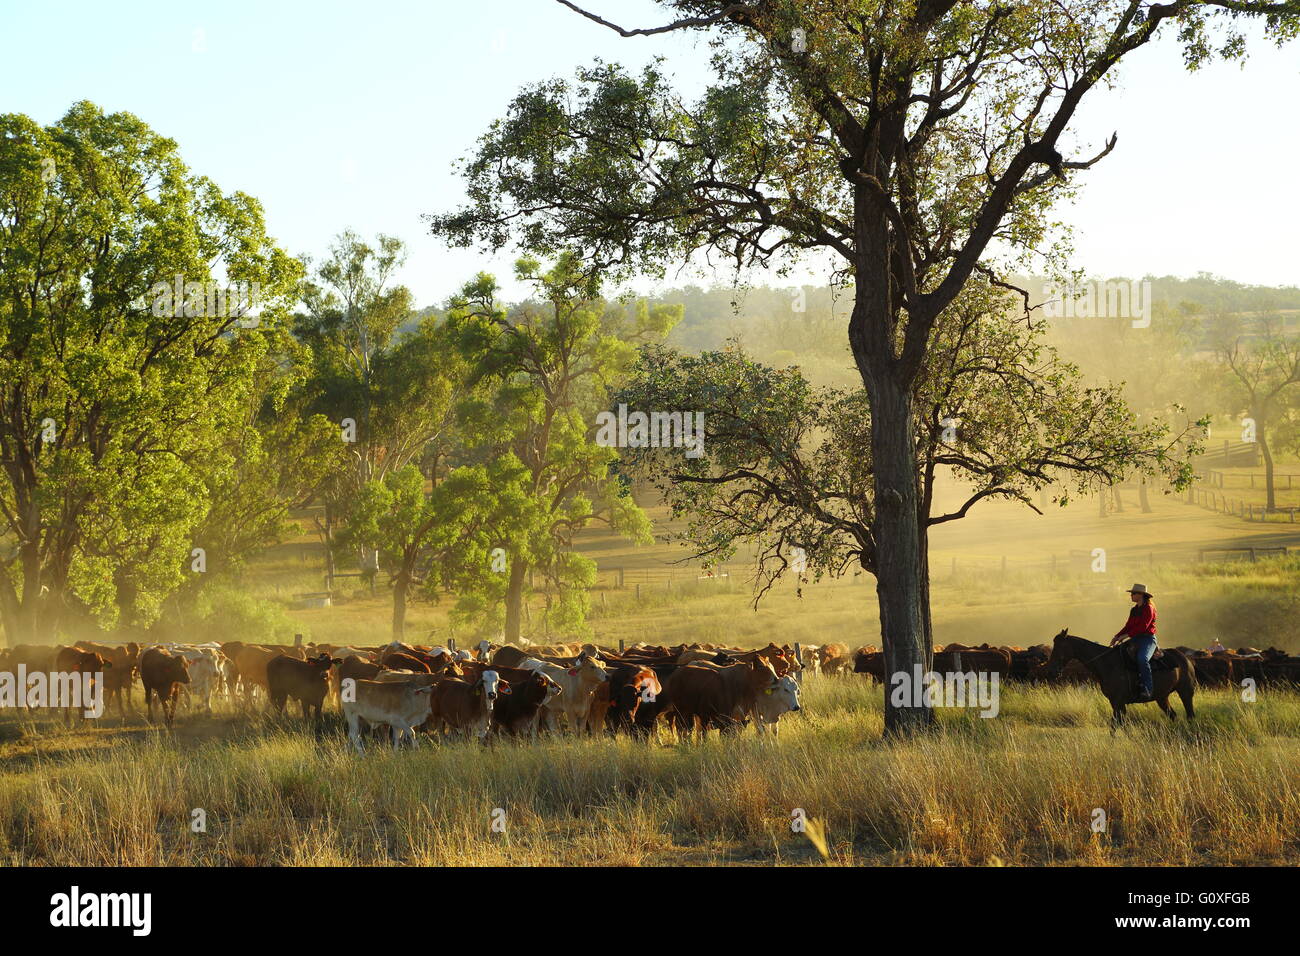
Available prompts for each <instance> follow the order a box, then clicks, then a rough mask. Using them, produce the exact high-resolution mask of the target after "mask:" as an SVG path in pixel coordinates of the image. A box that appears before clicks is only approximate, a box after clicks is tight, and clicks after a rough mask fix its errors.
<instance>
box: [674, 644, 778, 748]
mask: <svg viewBox="0 0 1300 956" xmlns="http://www.w3.org/2000/svg"><path fill="white" fill-rule="evenodd" d="M778 679H779V678H778V677H777V675H776V672H775V671H774V670H773V669H772V665H771V664H770V663H768V661H767V660H765V659H763V658H756V659H755V660H752V661H748V662H744V663H738V664H728V665H726V666H719V665H717V664H706V663H703V662H699V663H695V664H689V665H687V666H686V667H679V668H678V669H677V670H676V671H674V672H673V675H672V676H671V677H669V678H668V681H667V683H666V684H665V685H664V694H665V695H666V696H667V698H668V700H669V707H670V709H671V710H672V711H673V712H674V713H675V714H676V715H677V717H678V718H679V720H678V723H679V726H681V727H682V728H683V729H685V730H686V731H687V732H688V733H693V731H694V729H695V727H696V726H699V728H700V736H701V738H704V737H707V736H708V732H709V727H717V728H718V729H719V730H722V731H724V732H731V731H735V730H738V729H739V728H740V727H741V721H742V720H744V719H746V718H748V717H750V716H751V715H752V714H753V712H754V706H755V698H756V697H757V696H758V695H759V694H760V693H762V692H763V691H765V690H768V689H769V688H774V687H775V686H776V684H777V681H778Z"/></svg>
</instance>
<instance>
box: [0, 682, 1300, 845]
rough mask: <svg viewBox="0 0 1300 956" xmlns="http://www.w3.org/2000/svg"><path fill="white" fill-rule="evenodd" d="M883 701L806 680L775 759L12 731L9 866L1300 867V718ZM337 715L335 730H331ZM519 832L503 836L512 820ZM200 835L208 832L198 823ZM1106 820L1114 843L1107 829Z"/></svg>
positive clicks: (608, 746)
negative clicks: (907, 733) (1127, 719)
mask: <svg viewBox="0 0 1300 956" xmlns="http://www.w3.org/2000/svg"><path fill="white" fill-rule="evenodd" d="M880 697H881V694H880V690H879V688H873V687H871V686H870V685H869V684H868V683H867V682H865V681H864V680H863V679H861V678H853V677H841V678H810V680H809V683H808V686H807V693H806V699H805V710H804V712H803V713H801V714H798V715H790V716H787V718H785V720H784V721H783V730H782V733H781V736H780V738H779V739H778V740H776V741H772V740H765V739H760V738H759V737H758V736H757V735H756V734H755V733H754V732H753V731H752V730H751V731H749V732H747V733H745V734H744V735H742V736H740V737H739V738H733V739H729V740H725V741H724V740H720V739H717V738H716V737H714V738H713V739H710V740H709V741H707V742H705V743H704V744H692V743H686V742H679V741H676V740H675V739H671V738H670V737H669V736H668V735H665V738H664V740H663V741H662V742H661V743H660V744H659V745H655V744H646V743H641V742H638V741H633V740H626V739H619V740H608V739H596V740H573V739H554V740H548V741H545V742H542V743H540V744H537V745H527V744H524V745H516V744H511V743H499V744H496V745H494V746H492V747H489V748H484V747H481V746H478V745H474V744H461V743H457V744H451V745H439V744H433V743H431V742H428V741H425V742H423V743H422V745H421V747H420V749H419V750H418V751H415V752H401V753H392V752H388V751H386V750H383V749H376V750H375V751H374V752H372V753H368V754H367V755H365V756H364V757H360V758H358V757H356V756H355V755H353V754H351V753H350V752H348V750H347V748H346V747H345V741H344V739H343V737H342V736H341V732H340V730H339V729H338V728H337V727H336V726H333V725H332V726H331V727H330V728H329V729H328V730H327V732H326V733H325V734H324V735H323V736H322V737H321V738H319V739H317V738H315V737H313V736H312V735H311V734H310V733H306V732H304V731H303V730H302V729H301V726H300V725H298V724H297V723H296V722H289V723H281V722H277V721H264V720H262V719H261V718H260V717H253V718H249V717H246V716H240V715H232V714H221V713H219V714H218V715H217V716H216V717H215V718H212V719H206V718H201V717H193V718H190V717H186V718H184V719H183V720H182V721H181V722H180V723H178V729H177V733H176V734H175V735H174V736H172V735H168V734H166V733H162V732H158V731H155V730H151V729H142V728H141V727H140V726H139V725H138V724H131V723H128V725H127V726H125V727H120V726H117V724H118V722H117V721H116V720H113V719H110V720H107V721H106V722H105V723H106V724H107V725H108V726H105V727H103V728H99V729H96V730H93V731H89V732H82V731H74V732H72V733H65V732H63V731H62V730H59V729H56V728H55V727H54V726H53V725H43V724H41V723H40V722H38V723H37V724H32V723H30V722H28V723H27V724H26V725H25V726H19V725H18V723H17V722H16V721H15V720H12V719H11V720H10V721H9V722H8V723H5V724H4V725H3V729H4V732H5V736H6V737H7V738H9V739H8V740H7V742H6V743H4V744H3V745H2V750H0V753H2V754H3V756H4V757H5V758H6V767H7V769H6V772H5V773H3V774H2V775H0V858H2V859H3V860H4V861H5V862H7V863H10V864H63V865H72V864H78V865H80V864H86V865H100V866H106V865H151V864H197V865H241V864H283V865H303V864H308V865H320V864H344V865H374V864H381V865H382V864H411V865H466V864H502V863H507V862H509V863H510V864H512V865H516V866H517V865H520V864H524V865H547V864H571V865H602V864H625V865H656V864H685V863H690V864H739V863H785V864H791V863H819V862H821V857H820V856H819V855H818V854H817V853H816V851H814V849H813V848H812V845H811V844H810V842H809V841H808V840H807V839H805V838H804V837H801V836H799V835H796V834H794V833H792V832H791V830H790V826H789V819H790V814H791V811H792V810H793V809H794V808H802V809H804V810H805V812H806V814H807V815H808V816H809V817H810V818H813V819H816V820H820V821H824V822H825V824H826V827H827V832H828V837H829V844H830V859H829V862H831V863H835V864H862V863H869V864H996V863H1005V864H1079V863H1086V864H1115V863H1165V864H1168V863H1179V864H1196V863H1219V864H1228V863H1246V862H1254V863H1290V864H1294V863H1297V862H1300V789H1298V787H1297V781H1300V746H1297V742H1296V737H1297V734H1298V733H1300V698H1297V697H1296V696H1295V695H1292V694H1279V695H1274V696H1267V695H1265V696H1262V697H1261V699H1260V700H1259V702H1257V703H1254V704H1244V703H1241V702H1239V701H1237V700H1236V699H1235V698H1233V697H1232V696H1230V695H1228V694H1227V693H1226V692H1218V693H1202V694H1201V695H1200V696H1199V698H1198V705H1199V715H1198V720H1197V722H1196V723H1195V724H1194V725H1192V726H1188V725H1187V724H1185V723H1182V722H1180V723H1178V724H1175V725H1172V726H1171V725H1168V724H1167V723H1166V722H1165V721H1164V718H1162V717H1159V715H1158V714H1157V712H1156V711H1154V710H1153V709H1151V708H1147V709H1146V710H1145V711H1144V712H1142V713H1140V715H1139V716H1138V717H1137V718H1136V719H1135V720H1134V721H1133V722H1132V725H1131V727H1130V729H1128V730H1126V731H1124V732H1122V733H1121V734H1119V735H1118V736H1115V737H1112V736H1111V735H1110V733H1109V732H1108V730H1107V728H1106V711H1105V707H1104V702H1103V700H1102V698H1101V696H1100V694H1099V693H1097V692H1096V691H1094V690H1091V689H1086V688H1080V689H1047V688H1043V689H1032V688H1010V689H1004V692H1003V696H1002V713H1001V716H1000V717H998V718H997V719H992V720H984V719H980V718H978V717H975V716H973V715H972V714H971V713H969V712H944V713H943V715H942V716H943V726H942V730H941V731H940V732H939V733H937V734H936V735H934V736H933V737H930V738H925V739H918V740H913V741H907V742H899V743H885V742H882V741H881V739H880V733H881V727H882V721H881V700H880ZM333 720H334V721H336V720H337V717H333ZM498 807H500V808H503V809H504V810H505V814H506V815H505V822H506V830H505V832H504V833H494V832H492V829H491V820H492V811H493V809H494V808H498ZM195 808H202V809H203V810H205V811H206V814H207V832H206V833H194V832H191V819H192V816H191V814H192V811H193V810H194V809H195ZM1096 808H1102V809H1103V810H1105V811H1106V813H1107V815H1108V817H1109V820H1110V824H1111V825H1110V828H1109V830H1108V832H1106V833H1103V834H1097V833H1094V832H1093V830H1092V827H1091V823H1092V820H1093V813H1094V810H1095V809H1096Z"/></svg>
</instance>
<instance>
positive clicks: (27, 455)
mask: <svg viewBox="0 0 1300 956" xmlns="http://www.w3.org/2000/svg"><path fill="white" fill-rule="evenodd" d="M0 134H2V135H0V622H3V625H4V630H5V637H6V639H7V640H8V641H9V642H10V643H16V642H21V641H34V640H35V641H45V640H50V639H52V638H53V637H54V635H55V634H56V633H58V631H59V630H60V628H64V629H67V628H68V627H70V626H71V624H72V623H73V622H72V621H71V620H70V619H72V618H78V617H86V616H89V617H91V618H93V619H94V620H95V621H96V622H97V623H99V624H100V625H101V626H107V625H110V624H113V623H122V624H127V625H147V624H148V623H150V622H151V621H152V620H153V619H154V618H155V617H156V616H157V614H158V610H159V606H160V603H161V602H162V600H163V599H164V598H165V597H166V595H167V594H168V593H170V592H171V591H173V590H174V589H175V588H177V587H178V586H179V585H180V584H181V582H182V581H183V579H184V577H185V575H186V574H188V573H190V570H191V564H190V552H191V548H192V547H193V546H194V543H195V538H194V536H195V534H196V532H197V531H198V529H199V528H200V527H201V526H202V523H203V522H204V520H205V518H206V516H207V514H208V503H209V501H210V497H211V495H212V494H214V493H216V492H217V491H218V490H219V489H220V488H222V487H229V477H230V469H231V465H232V462H231V456H230V455H229V454H228V451H229V450H230V449H231V448H232V447H233V446H235V445H238V444H240V443H241V441H242V440H243V439H247V438H249V434H248V433H249V430H250V429H251V428H252V427H253V426H252V423H251V420H250V418H249V417H248V410H249V409H255V408H257V407H258V406H259V405H260V402H261V395H262V394H263V393H262V390H263V387H264V378H263V374H264V372H265V370H266V366H267V364H268V361H269V359H270V357H271V356H273V355H276V354H278V353H280V352H282V351H283V348H284V346H285V336H286V335H287V333H286V329H285V319H286V317H287V308H286V307H287V305H288V303H289V302H290V301H291V293H292V291H293V290H294V289H295V288H296V285H297V283H298V281H299V279H300V277H301V266H300V264H299V263H298V262H297V260H295V259H292V258H291V257H289V256H287V255H286V254H285V253H284V252H283V251H282V250H281V249H279V248H278V247H277V246H276V244H275V243H274V241H273V240H272V239H271V238H270V237H269V236H268V235H267V233H266V228H265V222H264V219H263V215H262V209H261V206H260V205H259V203H258V202H257V201H256V200H255V199H253V198H252V197H250V196H247V195H245V194H244V193H240V192H231V193H223V192H222V191H221V190H220V189H218V187H217V186H216V184H214V183H212V182H211V181H210V180H208V179H206V178H204V177H202V176H199V175H196V174H194V173H192V172H191V171H190V170H189V169H188V168H187V167H186V166H185V164H184V162H183V161H182V159H181V157H180V155H179V153H178V151H177V147H176V144H175V143H174V142H173V141H172V140H170V139H167V138H165V137H164V136H161V135H159V134H158V133H157V132H155V131H154V130H152V129H150V128H149V127H148V126H147V125H146V124H145V123H143V122H142V121H141V120H140V119H138V118H137V117H135V116H132V115H131V114H129V113H112V114H105V113H104V112H103V111H102V110H100V109H99V108H98V107H96V106H94V105H93V104H91V103H88V102H81V103H77V104H76V105H74V106H73V107H72V109H71V110H69V112H68V113H67V115H65V116H64V117H63V118H62V119H61V120H59V121H58V122H57V123H55V124H54V125H52V126H40V125H38V124H37V123H35V122H34V121H33V120H31V119H30V118H28V117H26V116H22V115H16V114H8V115H4V116H0ZM238 283H246V285H243V286H238V285H237V284H238ZM259 305H260V309H259ZM211 559H212V560H213V561H214V562H220V561H221V556H219V555H213V556H212V558H211Z"/></svg>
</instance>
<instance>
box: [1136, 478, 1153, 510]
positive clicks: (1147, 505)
mask: <svg viewBox="0 0 1300 956" xmlns="http://www.w3.org/2000/svg"><path fill="white" fill-rule="evenodd" d="M1138 504H1140V505H1141V506H1142V513H1143V514H1144V515H1147V514H1150V513H1151V499H1150V498H1148V497H1147V480H1146V479H1145V478H1143V479H1142V480H1141V481H1139V482H1138Z"/></svg>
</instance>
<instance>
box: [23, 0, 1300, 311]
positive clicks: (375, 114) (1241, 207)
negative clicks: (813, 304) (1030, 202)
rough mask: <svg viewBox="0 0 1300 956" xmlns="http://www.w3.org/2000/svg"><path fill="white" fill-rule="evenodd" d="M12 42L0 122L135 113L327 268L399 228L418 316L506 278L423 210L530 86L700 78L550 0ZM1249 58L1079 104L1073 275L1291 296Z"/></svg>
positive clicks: (1280, 87) (147, 21)
mask: <svg viewBox="0 0 1300 956" xmlns="http://www.w3.org/2000/svg"><path fill="white" fill-rule="evenodd" d="M586 5H587V7H588V9H592V10H594V11H596V12H598V13H600V14H602V15H603V16H605V17H606V18H607V19H611V20H614V21H615V22H617V23H619V24H621V25H623V26H649V25H655V24H659V23H662V22H665V20H666V14H665V13H664V12H663V11H662V10H660V9H659V8H658V7H657V5H656V4H654V3H653V2H651V0H587V4H586ZM0 38H3V39H4V44H3V45H4V49H5V55H4V56H3V58H0V111H3V112H18V113H25V114H27V115H29V116H31V117H32V118H33V119H35V120H36V121H37V122H40V123H46V124H48V123H53V122H55V121H56V120H57V119H58V118H59V117H60V116H62V115H63V113H64V112H65V111H66V110H67V109H68V107H69V106H71V104H72V103H74V102H75V101H77V100H80V99H90V100H92V101H94V102H95V103H97V104H98V105H99V106H101V107H102V108H104V109H105V110H108V111H116V110H125V111H128V112H132V113H135V114H136V115H137V116H139V117H141V118H142V119H143V120H145V121H146V122H147V123H149V125H150V126H152V127H153V128H154V129H155V130H157V131H158V132H160V133H162V134H164V135H167V136H170V137H171V138H173V139H174V140H176V141H177V143H178V144H179V145H180V149H181V154H182V156H183V157H184V159H185V161H186V162H187V164H188V165H189V166H190V168H191V169H192V170H194V171H195V172H198V173H202V174H204V175H206V176H208V177H210V178H211V179H213V180H214V181H215V182H216V183H218V184H219V185H220V186H221V187H222V188H223V189H224V190H227V191H231V190H234V189H240V190H243V191H244V192H247V193H249V194H251V195H253V196H256V197H257V198H258V199H260V200H261V202H262V203H263V205H264V207H265V209H266V215H267V222H268V228H269V230H270V232H271V234H272V235H274V236H275V237H276V238H277V239H278V240H279V242H280V243H281V245H283V246H284V247H285V248H286V249H287V250H288V251H289V252H291V253H294V254H300V255H309V256H311V257H312V258H313V259H320V258H321V257H322V256H323V255H324V253H325V252H326V250H327V248H328V245H329V242H330V239H331V238H332V237H333V236H335V235H336V234H338V233H339V232H340V231H342V230H343V229H345V228H351V229H353V230H356V231H357V232H359V233H361V234H362V235H363V236H373V235H375V234H376V233H380V232H384V233H388V234H391V235H396V236H398V237H400V238H401V239H403V240H405V241H406V242H407V243H408V245H409V258H408V260H407V263H406V265H405V267H404V269H403V270H402V272H401V273H400V275H399V279H400V280H401V281H402V282H404V283H405V284H406V285H408V286H409V287H410V288H411V289H412V290H413V291H414V293H415V295H416V299H417V301H418V302H419V303H420V304H421V305H434V304H439V303H441V302H442V301H443V300H445V299H446V297H447V296H448V295H450V294H452V293H453V292H455V291H456V290H457V289H458V288H459V287H460V286H461V285H462V284H463V283H464V282H465V281H467V280H468V279H470V278H471V277H472V276H473V275H474V274H475V273H477V272H478V271H480V270H486V271H489V272H494V273H496V274H497V275H498V276H499V277H501V278H502V279H503V280H505V279H506V278H507V277H508V276H509V272H510V266H511V262H512V261H513V258H514V257H513V255H511V254H503V255H501V256H499V257H496V258H492V257H490V256H488V255H486V254H485V253H483V252H481V251H478V250H453V249H448V248H446V247H445V246H444V245H443V244H442V243H441V242H440V241H439V240H437V239H435V238H434V237H432V236H430V235H429V234H428V231H427V227H426V226H425V224H424V223H423V222H422V220H421V218H420V216H421V214H423V213H429V212H442V211H448V210H450V209H453V208H455V207H456V206H458V205H459V203H460V199H461V197H462V195H463V185H462V183H461V181H460V180H459V178H458V177H457V176H456V175H455V174H454V171H453V162H454V161H455V160H456V159H457V158H459V157H463V156H466V155H468V154H469V152H470V151H471V150H472V149H473V146H474V143H475V141H476V140H477V138H478V137H479V136H480V135H481V134H482V133H483V132H484V131H486V129H487V127H488V125H489V124H490V123H491V121H492V120H493V119H495V118H497V117H499V116H502V115H503V114H504V112H505V108H506V106H507V104H508V103H509V101H510V99H511V97H512V96H513V95H514V94H515V93H516V92H517V91H518V90H519V89H520V87H522V86H524V85H526V84H528V83H532V82H536V81H539V80H544V79H548V78H550V77H553V76H565V77H568V76H572V73H573V71H574V69H575V68H576V67H577V66H579V65H582V64H586V63H590V62H591V61H592V59H593V58H596V57H600V58H602V59H605V60H609V61H618V62H622V63H624V64H626V65H628V66H629V67H633V68H634V67H636V66H638V65H640V64H642V63H644V62H646V61H647V60H649V59H650V58H652V57H653V56H656V55H660V56H663V57H665V58H666V59H667V68H668V70H669V72H670V73H672V74H673V75H675V76H676V77H677V79H678V81H679V85H680V86H681V87H682V88H683V90H685V91H686V92H688V93H689V91H691V90H696V89H699V88H700V87H701V85H702V84H703V83H704V82H705V80H706V69H707V49H706V47H705V46H704V44H703V41H702V40H701V39H699V38H697V37H687V36H682V35H677V34H673V35H667V36H660V37H652V38H634V39H624V38H621V37H619V36H618V35H617V34H615V33H613V32H612V31H610V30H608V29H606V28H604V27H601V26H599V25H598V24H594V23H591V22H589V21H587V20H585V19H583V18H581V17H579V16H578V15H577V14H575V13H573V12H571V11H569V10H567V9H565V8H564V7H562V6H561V5H560V4H558V3H555V2H552V0H477V2H474V3H459V2H453V0H422V2H400V0H370V2H368V3H364V4H362V3H355V2H353V3H342V2H323V0H311V2H299V0H260V2H254V0H223V2H220V3H217V2H209V3H197V2H184V0H181V2H174V0H173V2H163V0H153V2H133V0H123V2H118V3H112V4H106V3H102V2H72V0H69V2H63V3H58V4H54V3H29V2H26V0H0ZM1251 51H1252V52H1251V57H1250V59H1249V60H1248V61H1247V63H1246V65H1245V67H1244V68H1243V67H1241V66H1240V65H1238V64H1216V65H1214V66H1211V67H1209V68H1206V69H1203V70H1201V71H1200V72H1197V73H1189V72H1187V71H1186V70H1185V69H1184V67H1183V66H1182V63H1181V59H1180V54H1179V51H1178V49H1177V47H1176V45H1175V44H1173V43H1171V42H1163V43H1161V44H1160V45H1158V46H1155V47H1151V48H1146V49H1143V50H1141V51H1139V52H1138V53H1137V54H1136V55H1135V56H1134V57H1132V58H1131V59H1130V60H1129V61H1127V66H1126V68H1125V70H1124V72H1123V73H1122V74H1121V80H1122V85H1121V87H1120V88H1119V89H1117V90H1115V91H1100V90H1099V91H1094V92H1093V93H1092V94H1090V96H1091V99H1085V102H1084V105H1083V106H1082V107H1081V109H1080V113H1079V116H1078V117H1077V119H1076V123H1075V124H1074V130H1075V134H1076V138H1077V142H1078V143H1079V144H1080V152H1081V153H1083V152H1085V151H1087V152H1088V155H1091V152H1092V151H1095V149H1096V148H1099V147H1100V145H1101V144H1102V143H1103V142H1104V140H1105V138H1106V137H1107V136H1109V135H1110V134H1111V133H1112V132H1117V133H1118V134H1119V142H1118V145H1117V147H1116V149H1115V151H1114V152H1113V153H1112V154H1111V155H1110V156H1109V157H1107V158H1106V159H1105V160H1103V161H1102V162H1101V163H1100V164H1098V165H1097V166H1095V167H1093V169H1091V170H1089V171H1087V172H1085V173H1081V174H1075V175H1076V176H1078V177H1080V179H1081V181H1083V182H1084V186H1083V189H1082V191H1081V193H1080V196H1079V198H1078V199H1077V200H1076V202H1075V203H1074V204H1073V205H1070V206H1063V207H1062V208H1061V209H1060V210H1059V214H1060V217H1061V218H1062V219H1063V220H1064V221H1066V222H1069V223H1071V224H1072V225H1073V226H1074V227H1075V230H1076V235H1075V252H1076V255H1075V259H1074V262H1075V265H1076V266H1079V267H1082V268H1083V269H1085V270H1086V271H1087V272H1088V273H1089V274H1091V275H1094V276H1121V275H1122V276H1141V275H1146V274H1154V275H1192V274H1195V273H1197V272H1211V273H1214V274H1216V275H1221V276H1224V277H1227V278H1230V279H1235V280H1237V281H1240V282H1246V283H1252V284H1255V283H1257V284H1264V285H1300V255H1297V252H1300V186H1297V176H1296V172H1297V168H1298V167H1300V123H1297V122H1296V119H1295V116H1296V108H1295V104H1296V103H1297V102H1300V44H1292V45H1291V46H1289V47H1286V48H1283V49H1282V50H1280V51H1279V50H1277V49H1275V48H1273V47H1272V46H1270V45H1267V44H1265V43H1262V42H1258V39H1256V42H1254V43H1252V44H1251ZM1085 147H1086V150H1085ZM688 278H692V277H689V276H686V277H682V278H681V279H679V280H678V281H679V282H682V281H686V279H688ZM825 278H826V277H825V276H824V275H820V274H815V273H813V274H808V275H807V276H806V279H807V280H808V281H817V282H820V281H824V280H825ZM707 279H708V277H705V280H704V281H707ZM719 280H720V281H726V280H727V276H726V274H725V273H724V274H721V275H720V276H719ZM757 280H758V281H763V279H762V277H761V276H760V277H757ZM694 281H700V280H699V279H698V278H695V280H694ZM771 282H772V284H775V285H786V284H788V282H789V280H783V279H780V278H778V277H776V276H772V277H771ZM503 285H504V287H505V292H506V294H507V296H508V297H517V296H518V295H519V294H520V293H521V292H522V290H520V289H519V288H518V287H517V286H515V285H514V284H513V282H511V281H503Z"/></svg>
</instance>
